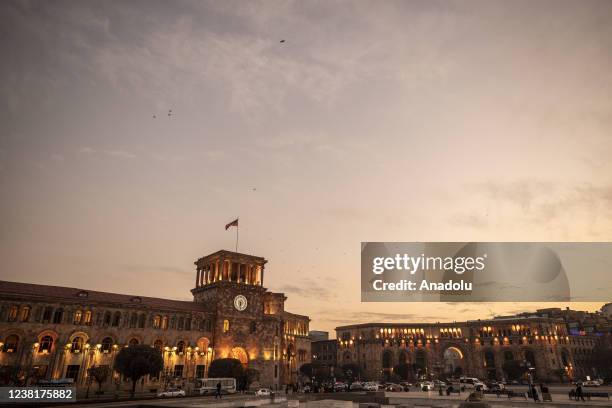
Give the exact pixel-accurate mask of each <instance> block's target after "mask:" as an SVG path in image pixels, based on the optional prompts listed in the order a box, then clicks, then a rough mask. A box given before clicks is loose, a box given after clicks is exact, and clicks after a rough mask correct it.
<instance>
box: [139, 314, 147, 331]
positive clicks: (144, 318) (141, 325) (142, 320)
mask: <svg viewBox="0 0 612 408" xmlns="http://www.w3.org/2000/svg"><path fill="white" fill-rule="evenodd" d="M146 321H147V316H146V315H145V314H144V313H141V314H140V316H138V328H139V329H144V327H145V323H146Z"/></svg>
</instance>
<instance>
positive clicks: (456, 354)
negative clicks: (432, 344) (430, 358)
mask: <svg viewBox="0 0 612 408" xmlns="http://www.w3.org/2000/svg"><path fill="white" fill-rule="evenodd" d="M442 357H443V359H444V372H445V373H446V374H447V375H450V376H456V377H459V376H461V375H462V374H463V371H464V370H463V361H464V360H463V352H462V351H461V350H460V349H459V348H457V347H454V346H451V347H449V348H447V349H446V350H444V354H443V356H442Z"/></svg>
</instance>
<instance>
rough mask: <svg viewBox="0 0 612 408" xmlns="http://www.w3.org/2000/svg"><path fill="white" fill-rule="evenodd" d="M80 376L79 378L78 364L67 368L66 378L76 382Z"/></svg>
mask: <svg viewBox="0 0 612 408" xmlns="http://www.w3.org/2000/svg"><path fill="white" fill-rule="evenodd" d="M78 376H79V365H78V364H74V365H69V366H68V367H67V368H66V378H72V379H73V380H74V381H75V382H76V381H77V378H78Z"/></svg>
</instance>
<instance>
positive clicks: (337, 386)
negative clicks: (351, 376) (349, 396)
mask: <svg viewBox="0 0 612 408" xmlns="http://www.w3.org/2000/svg"><path fill="white" fill-rule="evenodd" d="M347 390H348V385H347V384H345V383H343V382H337V383H335V384H334V391H336V392H344V391H347Z"/></svg>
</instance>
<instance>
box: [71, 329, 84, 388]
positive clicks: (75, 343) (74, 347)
mask: <svg viewBox="0 0 612 408" xmlns="http://www.w3.org/2000/svg"><path fill="white" fill-rule="evenodd" d="M82 349H83V338H82V337H78V336H77V337H75V338H74V339H72V343H71V344H70V351H72V352H73V353H80V352H81V350H82ZM70 378H72V377H70Z"/></svg>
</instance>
